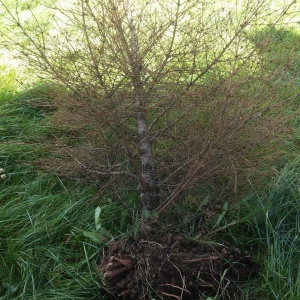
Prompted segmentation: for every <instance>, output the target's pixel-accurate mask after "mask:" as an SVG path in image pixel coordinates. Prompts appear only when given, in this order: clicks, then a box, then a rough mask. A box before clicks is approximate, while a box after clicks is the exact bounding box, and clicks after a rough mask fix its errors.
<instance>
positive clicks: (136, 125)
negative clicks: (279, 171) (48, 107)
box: [0, 0, 296, 213]
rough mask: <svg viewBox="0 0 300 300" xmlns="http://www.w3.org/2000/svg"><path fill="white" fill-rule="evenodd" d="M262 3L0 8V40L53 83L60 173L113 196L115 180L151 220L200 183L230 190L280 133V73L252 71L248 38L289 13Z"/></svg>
mask: <svg viewBox="0 0 300 300" xmlns="http://www.w3.org/2000/svg"><path fill="white" fill-rule="evenodd" d="M271 2H272V1H266V0H260V1H251V0H249V1H235V2H233V3H230V4H229V3H223V2H222V3H221V2H219V1H203V2H201V1H194V0H185V1H180V0H174V1H154V0H153V1H152V0H150V1H130V0H128V1H121V0H105V1H99V0H78V1H67V2H64V1H62V2H60V1H47V2H46V3H43V4H39V5H38V6H35V8H32V7H31V6H30V5H28V6H27V7H26V10H22V11H21V10H20V7H19V6H18V2H17V3H16V5H15V6H13V5H8V4H7V1H0V3H1V11H2V20H3V21H4V22H5V24H6V25H7V29H5V28H4V29H3V30H2V34H3V38H2V39H3V42H4V43H5V45H6V47H7V48H9V49H13V52H14V53H15V55H16V56H17V57H18V58H22V59H25V61H27V62H28V64H29V65H30V66H32V67H33V68H34V69H37V70H38V72H39V73H38V74H39V76H41V77H42V78H48V79H51V80H53V81H54V82H56V83H58V84H59V85H60V86H61V88H59V89H58V90H57V92H56V93H57V94H56V95H55V98H56V102H55V103H54V105H55V106H56V107H57V112H56V113H55V114H54V116H53V118H54V120H55V122H57V123H59V124H60V125H61V126H62V127H63V128H66V129H67V130H68V132H69V136H68V138H66V137H65V136H64V137H56V141H55V142H56V144H58V146H59V148H60V151H59V153H60V158H61V159H60V160H59V159H58V160H57V161H58V164H57V166H59V168H60V170H61V171H65V172H68V173H69V174H70V173H71V174H73V176H76V177H79V176H81V175H82V174H88V173H89V174H91V175H93V176H94V177H96V178H98V179H99V178H100V179H101V180H103V182H108V183H109V184H110V187H111V189H112V190H115V191H116V192H117V191H118V186H120V185H124V179H123V178H126V177H125V176H127V178H128V181H127V182H129V183H132V184H134V183H138V184H139V190H140V200H141V204H142V207H143V209H144V210H146V211H153V210H157V211H158V212H159V213H162V212H164V211H166V210H168V209H169V208H170V206H171V205H173V203H174V202H175V201H176V200H177V199H178V198H179V196H180V195H181V193H182V192H183V191H184V190H185V189H187V188H188V187H190V186H193V185H194V184H197V183H198V182H199V181H201V180H202V181H203V180H207V179H208V178H210V179H211V178H215V177H216V176H222V177H226V178H229V183H230V182H231V183H230V188H231V189H232V190H233V191H236V190H237V184H238V180H239V176H240V175H241V174H242V172H243V170H244V169H245V168H246V169H247V168H248V169H249V168H251V163H249V162H248V161H247V160H246V157H247V153H248V152H249V151H248V150H249V149H251V148H252V147H253V146H255V145H258V144H260V143H261V142H265V141H267V140H268V139H269V138H273V137H274V135H276V134H275V133H276V132H277V131H278V130H280V129H279V128H280V124H281V123H280V122H281V120H280V119H279V118H278V119H277V120H276V122H272V121H271V118H269V117H268V116H269V112H270V111H271V109H272V108H274V107H276V105H280V103H282V101H284V100H287V99H280V100H281V101H278V100H279V99H277V98H276V88H274V86H273V85H272V82H273V81H275V80H279V79H280V77H281V78H282V77H284V76H285V74H284V73H282V72H278V70H277V69H276V68H274V69H272V70H264V69H262V68H261V66H262V61H263V59H264V57H263V56H262V55H261V53H260V47H261V45H262V43H265V44H264V45H267V44H268V43H269V42H270V40H269V39H268V35H267V34H266V35H265V36H264V38H263V39H262V40H261V41H260V42H261V44H260V45H258V44H256V43H254V42H253V35H255V32H256V31H257V30H259V29H261V28H262V27H263V26H272V27H273V28H275V27H276V26H277V27H278V28H280V26H281V24H283V23H284V22H286V21H287V19H286V18H287V17H286V15H287V13H288V12H291V11H293V9H295V5H296V4H295V3H294V1H291V2H290V3H285V5H282V6H280V5H278V7H277V6H275V7H274V8H272V7H271ZM37 9H38V10H39V13H40V15H41V16H42V17H38V13H37ZM8 28H13V30H12V31H9V30H8ZM295 95H296V93H295V94H293V95H290V96H291V98H293V97H295ZM66 157H68V158H69V159H68V160H66ZM58 158H59V157H58ZM252 163H253V162H252ZM51 165H52V166H53V165H54V166H55V163H54V162H53V161H52V162H51Z"/></svg>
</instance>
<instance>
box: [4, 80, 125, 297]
mask: <svg viewBox="0 0 300 300" xmlns="http://www.w3.org/2000/svg"><path fill="white" fill-rule="evenodd" d="M1 95H2V96H3V95H5V96H3V98H1V99H0V103H1V105H0V136H1V139H0V168H3V169H4V174H5V176H6V178H3V179H1V180H0V228H1V230H0V299H1V300H4V299H26V300H27V299H38V300H39V299H70V300H71V299H72V300H73V299H101V298H100V297H101V296H99V295H100V290H101V289H103V284H102V278H101V274H99V272H97V261H98V260H99V257H100V251H101V249H102V247H103V246H104V245H105V243H107V242H108V241H109V240H110V239H112V238H114V237H118V236H120V235H123V234H124V233H125V232H127V230H130V228H129V227H128V224H129V222H130V221H131V217H130V214H131V212H129V211H128V210H126V209H125V208H124V207H123V206H122V205H121V204H119V203H117V202H114V201H111V200H110V199H109V198H108V197H104V196H102V195H101V194H100V193H99V190H98V189H99V187H98V186H96V185H93V184H89V185H84V184H79V183H78V182H74V181H70V180H62V179H61V178H59V177H58V176H56V175H54V174H50V173H46V172H43V171H41V170H38V168H37V167H35V165H36V164H35V161H36V160H37V159H38V158H41V157H45V156H47V155H48V154H47V153H48V152H49V151H48V150H50V149H49V147H51V146H49V145H48V143H47V138H48V139H49V132H51V130H54V128H51V127H50V125H48V122H47V118H48V117H49V115H48V112H49V108H48V107H47V106H37V105H36V103H41V102H43V103H45V102H47V101H50V100H51V99H49V93H47V86H43V85H40V84H39V85H37V86H35V87H33V88H32V89H28V90H25V91H23V92H14V91H13V89H12V90H10V91H9V92H7V93H5V94H0V97H1ZM32 103H34V105H32ZM50 144H51V141H50ZM2 175H3V174H2ZM97 195H98V196H97ZM97 206H100V207H101V208H102V211H101V218H98V220H97V221H98V227H99V225H101V230H100V229H99V228H98V230H96V229H95V216H94V215H95V208H96V207H97ZM87 232H88V233H92V234H96V236H97V238H98V240H97V241H96V242H95V241H93V240H92V239H91V238H90V237H89V235H88V234H86V233H87ZM104 232H105V233H106V235H105V236H101V234H102V235H103V233H104Z"/></svg>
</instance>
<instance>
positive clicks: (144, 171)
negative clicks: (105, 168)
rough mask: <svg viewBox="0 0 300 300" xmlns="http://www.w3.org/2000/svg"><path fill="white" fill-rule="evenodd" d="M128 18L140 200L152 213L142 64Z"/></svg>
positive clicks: (154, 198)
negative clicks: (139, 170)
mask: <svg viewBox="0 0 300 300" xmlns="http://www.w3.org/2000/svg"><path fill="white" fill-rule="evenodd" d="M128 17H129V26H130V33H131V39H130V41H131V54H130V57H129V61H130V67H131V82H132V85H133V97H134V102H135V104H136V115H135V118H136V122H137V135H138V147H139V156H140V161H141V177H140V200H141V203H142V205H143V209H144V210H146V211H153V210H154V209H156V208H157V207H158V204H159V192H158V187H157V183H156V180H155V168H154V164H153V158H152V148H151V138H150V134H149V129H148V126H147V103H146V99H145V93H144V89H143V84H142V71H143V64H142V59H141V57H140V55H139V49H138V42H137V36H136V32H135V27H134V23H133V19H132V17H131V14H130V12H129V16H128Z"/></svg>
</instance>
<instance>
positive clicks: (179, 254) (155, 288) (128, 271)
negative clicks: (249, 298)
mask: <svg viewBox="0 0 300 300" xmlns="http://www.w3.org/2000/svg"><path fill="white" fill-rule="evenodd" d="M98 268H99V271H101V272H103V276H104V278H105V280H106V284H107V289H108V291H109V292H110V296H111V298H112V299H128V300H130V299H135V300H137V299H143V300H144V299H145V300H146V299H180V300H184V299H199V298H200V299H201V296H212V297H216V298H217V299H240V297H239V285H240V284H241V283H242V282H245V281H247V280H248V279H249V278H250V277H251V276H253V275H254V274H255V273H256V269H257V267H256V265H255V263H254V262H253V260H252V259H251V257H250V256H249V255H247V254H246V253H242V252H241V251H240V250H239V249H237V248H235V247H227V246H220V245H218V246H212V245H209V244H205V243H198V242H195V241H192V240H189V239H185V238H183V237H182V236H180V235H178V234H172V233H167V234H165V235H164V236H163V237H161V238H159V239H156V240H151V239H149V240H148V239H140V240H130V239H128V240H126V239H121V240H116V241H112V242H111V243H110V244H109V245H108V247H107V249H106V250H105V251H104V255H103V258H102V261H101V263H100V264H99V266H98Z"/></svg>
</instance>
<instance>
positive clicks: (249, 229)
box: [223, 158, 300, 300]
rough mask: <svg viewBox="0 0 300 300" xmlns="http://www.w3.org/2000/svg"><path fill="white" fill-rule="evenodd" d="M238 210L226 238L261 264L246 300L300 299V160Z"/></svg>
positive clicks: (293, 162)
mask: <svg viewBox="0 0 300 300" xmlns="http://www.w3.org/2000/svg"><path fill="white" fill-rule="evenodd" d="M268 184H269V185H270V183H268ZM239 208H240V212H239V216H238V217H237V218H236V216H235V218H236V224H237V225H236V226H232V227H231V228H229V231H230V237H229V238H231V239H234V241H235V243H236V244H237V245H239V246H240V247H241V248H244V249H245V250H247V251H249V252H250V253H251V254H252V255H253V256H254V257H255V259H256V260H257V262H258V264H259V265H260V275H259V278H257V279H256V281H254V282H253V284H254V286H252V288H251V289H249V286H248V288H246V289H245V293H244V296H245V299H270V300H271V299H276V300H283V299H285V300H296V299H300V159H299V158H298V159H296V160H293V161H292V162H289V163H288V164H287V165H286V166H285V167H283V168H282V170H281V171H280V172H279V174H278V177H277V178H276V180H275V182H274V183H273V186H272V187H271V188H269V190H268V191H263V192H255V193H253V194H251V195H250V196H249V197H248V198H246V199H245V200H244V201H242V202H240V203H239ZM230 222H232V219H231V220H230V221H229V220H228V224H230ZM223 238H224V236H223ZM250 286H251V283H250ZM247 295H248V296H247ZM253 295H254V296H253ZM248 297H249V298H248Z"/></svg>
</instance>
